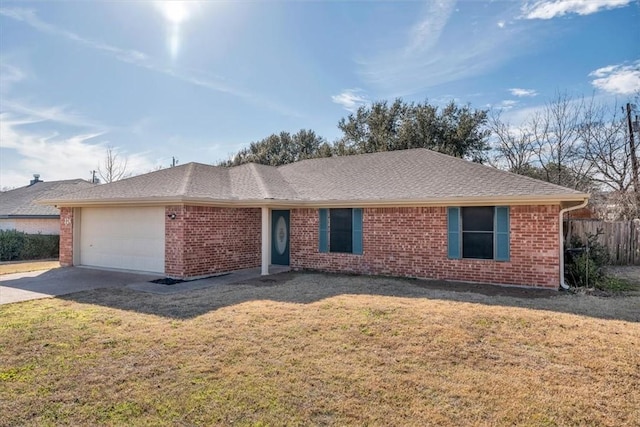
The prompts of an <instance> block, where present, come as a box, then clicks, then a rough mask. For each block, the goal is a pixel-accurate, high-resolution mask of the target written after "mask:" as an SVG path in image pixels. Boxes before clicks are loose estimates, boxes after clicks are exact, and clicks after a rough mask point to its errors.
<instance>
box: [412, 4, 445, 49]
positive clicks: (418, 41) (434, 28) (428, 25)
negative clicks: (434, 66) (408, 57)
mask: <svg viewBox="0 0 640 427" xmlns="http://www.w3.org/2000/svg"><path fill="white" fill-rule="evenodd" d="M455 4H456V2H455V1H451V0H443V1H430V2H427V10H426V11H425V13H423V16H422V19H421V20H420V21H418V22H416V23H415V24H414V25H413V26H412V27H411V30H410V31H409V42H408V44H407V46H406V47H405V53H406V54H414V53H416V52H424V51H427V50H429V49H431V48H432V47H433V46H435V45H436V44H437V43H438V39H439V38H440V35H441V34H442V31H443V30H444V27H445V26H446V25H447V22H449V17H450V16H451V14H452V13H453V11H454V6H455Z"/></svg>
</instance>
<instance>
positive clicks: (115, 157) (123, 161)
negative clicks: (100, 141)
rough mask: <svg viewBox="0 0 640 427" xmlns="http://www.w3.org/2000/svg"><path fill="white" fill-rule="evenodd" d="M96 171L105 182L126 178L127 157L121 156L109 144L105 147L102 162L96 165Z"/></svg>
mask: <svg viewBox="0 0 640 427" xmlns="http://www.w3.org/2000/svg"><path fill="white" fill-rule="evenodd" d="M98 173H99V174H100V177H101V178H102V180H103V181H104V182H106V183H109V182H113V181H118V180H120V179H122V178H126V177H127V176H128V174H127V158H126V157H124V158H121V157H120V154H119V153H118V152H117V151H116V150H115V149H114V148H113V147H111V146H108V147H107V150H106V155H105V158H104V163H103V164H102V165H98Z"/></svg>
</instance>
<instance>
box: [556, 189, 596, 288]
mask: <svg viewBox="0 0 640 427" xmlns="http://www.w3.org/2000/svg"><path fill="white" fill-rule="evenodd" d="M588 203H589V199H585V200H584V202H582V203H581V204H579V205H577V206H571V207H569V208H565V209H561V210H560V213H559V214H558V217H559V219H560V224H559V227H558V230H559V233H560V287H561V288H562V289H565V290H566V289H569V285H567V284H566V283H565V282H564V214H565V213H566V212H570V211H575V210H576V209H581V208H584V207H585V206H587V204H588Z"/></svg>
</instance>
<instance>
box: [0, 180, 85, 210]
mask: <svg viewBox="0 0 640 427" xmlns="http://www.w3.org/2000/svg"><path fill="white" fill-rule="evenodd" d="M90 187H94V184H91V183H89V182H87V181H85V180H83V179H69V180H64V181H49V182H43V181H38V182H36V183H34V184H32V185H28V186H26V187H20V188H16V189H13V190H9V191H3V192H0V218H34V217H35V218H46V217H51V218H57V217H59V216H60V211H59V210H58V209H56V208H55V207H53V206H46V205H43V204H39V203H37V202H38V201H39V200H42V199H45V198H46V199H53V198H55V199H58V198H64V197H66V196H67V195H68V194H69V193H73V192H75V191H78V190H82V189H86V188H90Z"/></svg>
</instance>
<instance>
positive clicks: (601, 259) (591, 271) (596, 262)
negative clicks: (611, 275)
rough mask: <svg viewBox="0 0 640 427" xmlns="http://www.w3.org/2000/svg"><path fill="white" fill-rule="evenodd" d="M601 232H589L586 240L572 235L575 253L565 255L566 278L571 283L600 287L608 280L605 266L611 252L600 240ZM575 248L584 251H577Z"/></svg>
mask: <svg viewBox="0 0 640 427" xmlns="http://www.w3.org/2000/svg"><path fill="white" fill-rule="evenodd" d="M599 234H600V233H596V234H588V235H587V239H586V241H582V240H581V239H580V238H579V237H577V236H571V242H570V247H571V248H573V249H574V252H572V253H573V255H570V256H565V260H566V263H565V279H566V280H567V282H568V283H569V285H571V286H574V287H590V288H600V287H602V286H604V285H605V284H606V283H607V282H608V277H607V276H606V274H605V271H604V267H605V266H606V265H607V263H608V262H609V254H608V253H607V249H606V248H605V247H604V246H603V245H602V244H600V242H598V235H599ZM575 249H578V250H581V251H582V252H575ZM570 252H571V251H570Z"/></svg>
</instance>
